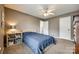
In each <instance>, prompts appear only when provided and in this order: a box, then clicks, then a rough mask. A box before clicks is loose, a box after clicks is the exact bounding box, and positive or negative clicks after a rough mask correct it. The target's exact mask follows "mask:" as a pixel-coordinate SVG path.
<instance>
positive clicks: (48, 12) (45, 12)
mask: <svg viewBox="0 0 79 59" xmlns="http://www.w3.org/2000/svg"><path fill="white" fill-rule="evenodd" d="M54 10H55V9H49V8H43V9H42V13H43V16H45V17H46V16H49V15H54V13H53V11H54Z"/></svg>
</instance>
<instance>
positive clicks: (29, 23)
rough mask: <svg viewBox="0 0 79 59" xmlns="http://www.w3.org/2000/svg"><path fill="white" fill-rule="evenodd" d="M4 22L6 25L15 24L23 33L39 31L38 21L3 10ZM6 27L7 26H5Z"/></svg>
mask: <svg viewBox="0 0 79 59" xmlns="http://www.w3.org/2000/svg"><path fill="white" fill-rule="evenodd" d="M5 15H6V16H5V21H6V24H10V23H11V24H12V23H13V24H16V28H17V29H20V30H22V31H23V32H25V31H35V32H39V30H40V19H39V18H36V17H33V16H30V15H27V14H24V13H21V12H18V11H15V10H12V9H8V8H5ZM6 27H7V26H6Z"/></svg>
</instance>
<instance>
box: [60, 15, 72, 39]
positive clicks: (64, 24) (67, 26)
mask: <svg viewBox="0 0 79 59" xmlns="http://www.w3.org/2000/svg"><path fill="white" fill-rule="evenodd" d="M59 26H60V27H59V28H60V29H59V32H60V33H59V35H60V38H63V39H67V40H71V16H68V17H61V18H60V23H59Z"/></svg>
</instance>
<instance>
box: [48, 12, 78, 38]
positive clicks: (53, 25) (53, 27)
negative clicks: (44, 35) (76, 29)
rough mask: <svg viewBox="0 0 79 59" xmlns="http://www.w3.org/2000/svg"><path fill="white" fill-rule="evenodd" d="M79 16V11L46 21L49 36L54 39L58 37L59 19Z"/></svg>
mask: <svg viewBox="0 0 79 59" xmlns="http://www.w3.org/2000/svg"><path fill="white" fill-rule="evenodd" d="M74 15H79V11H76V12H72V13H68V14H63V15H60V16H57V17H54V18H50V19H48V21H49V34H50V35H52V36H55V37H59V21H60V20H59V18H60V17H65V16H74ZM71 21H72V22H71V38H72V39H73V18H72V19H71Z"/></svg>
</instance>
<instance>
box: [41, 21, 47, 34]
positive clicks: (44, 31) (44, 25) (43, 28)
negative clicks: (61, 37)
mask: <svg viewBox="0 0 79 59" xmlns="http://www.w3.org/2000/svg"><path fill="white" fill-rule="evenodd" d="M40 33H41V34H45V35H48V21H42V20H40Z"/></svg>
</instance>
